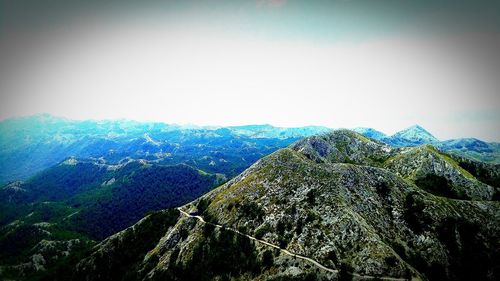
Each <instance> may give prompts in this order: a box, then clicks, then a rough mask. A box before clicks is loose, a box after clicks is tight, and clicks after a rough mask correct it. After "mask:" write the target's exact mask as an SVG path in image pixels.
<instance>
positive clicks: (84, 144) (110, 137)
mask: <svg viewBox="0 0 500 281" xmlns="http://www.w3.org/2000/svg"><path fill="white" fill-rule="evenodd" d="M329 130H330V129H328V128H326V127H314V126H309V127H301V128H279V127H273V126H270V125H249V126H234V127H200V126H179V125H172V124H165V123H154V122H144V123H143V122H136V121H130V120H104V121H94V120H87V121H75V120H68V119H64V118H58V117H54V116H51V115H48V114H42V115H36V116H31V117H24V118H15V119H8V120H5V121H2V122H0V183H6V182H8V181H12V180H22V179H26V178H28V177H30V176H32V175H34V174H36V173H37V172H39V171H41V170H43V169H46V168H48V167H50V166H52V165H55V164H57V163H59V162H60V161H63V160H64V159H66V158H68V157H70V156H74V157H76V158H102V159H104V160H105V161H106V162H107V163H117V162H119V161H121V160H123V159H127V158H130V159H144V160H147V161H154V162H155V163H158V164H164V165H175V164H181V163H183V164H187V165H190V166H193V167H195V168H198V169H201V170H204V171H206V172H210V173H221V174H224V175H226V176H228V177H232V176H234V175H236V174H238V173H240V172H241V171H243V170H244V169H246V168H247V167H248V166H250V165H251V164H253V163H254V162H255V161H257V160H258V159H260V158H261V157H263V156H265V155H267V154H270V153H272V152H274V151H275V150H277V149H279V148H282V147H286V146H287V145H289V144H290V143H292V142H294V141H296V140H298V139H300V138H303V137H306V136H310V135H315V134H319V133H323V132H326V131H329Z"/></svg>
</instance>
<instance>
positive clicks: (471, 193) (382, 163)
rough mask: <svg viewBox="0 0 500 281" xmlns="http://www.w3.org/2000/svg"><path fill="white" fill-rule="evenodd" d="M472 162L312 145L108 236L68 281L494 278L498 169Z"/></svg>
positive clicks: (316, 139)
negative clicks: (158, 224) (147, 236)
mask: <svg viewBox="0 0 500 281" xmlns="http://www.w3.org/2000/svg"><path fill="white" fill-rule="evenodd" d="M474 163H475V165H476V166H475V169H470V168H467V167H472V166H470V164H471V162H470V160H467V159H464V158H460V157H453V156H450V155H448V154H444V153H442V152H439V151H438V150H436V149H435V148H434V147H432V146H430V145H422V146H417V147H411V148H394V147H391V146H389V145H385V144H382V143H380V142H377V141H375V140H371V139H368V138H366V137H364V136H362V135H359V134H357V133H355V132H352V131H347V130H339V131H335V132H333V133H329V134H324V135H320V136H313V137H309V138H306V139H303V140H301V141H298V142H296V143H294V144H292V145H291V146H289V147H288V148H284V149H281V150H278V151H277V152H275V153H273V154H271V155H269V156H267V157H264V158H262V159H261V160H259V161H258V162H256V163H255V164H254V165H252V166H251V167H250V168H249V169H247V170H246V171H245V172H243V173H242V174H240V175H238V176H237V177H235V178H234V179H232V180H230V181H229V182H227V183H226V184H224V185H222V186H220V187H218V188H216V189H214V190H213V191H211V192H209V193H207V194H205V195H203V196H202V197H200V198H199V199H197V200H195V201H193V202H191V203H189V204H187V205H184V206H182V207H180V208H179V209H178V210H175V209H171V210H168V211H162V212H159V213H155V214H152V215H150V216H148V217H146V218H144V219H143V220H141V221H140V222H139V223H137V224H136V225H135V226H133V227H131V228H128V229H126V230H124V231H122V232H120V233H117V234H115V235H113V236H111V237H109V238H107V239H106V240H104V241H103V242H101V243H100V244H98V245H97V246H96V247H95V248H93V249H92V251H91V252H90V253H89V254H88V255H87V256H86V257H85V258H83V259H82V260H80V261H79V262H78V263H77V264H76V265H74V266H75V269H76V272H74V273H73V274H70V275H68V276H67V278H70V279H73V280H351V279H355V280H374V279H375V280H498V278H499V277H500V276H499V274H500V267H499V264H500V263H499V261H500V250H499V249H500V247H499V241H500V237H499V233H500V205H499V202H498V199H499V198H500V196H499V194H500V181H499V177H498V175H499V174H500V173H499V172H500V170H499V167H498V166H494V165H491V164H485V163H480V162H474ZM466 168H467V169H466ZM479 171H480V172H479ZM480 175H482V176H480ZM484 175H489V176H484ZM486 182H490V183H491V185H490V184H487V183H486ZM155 221H161V222H162V223H163V224H162V231H158V232H156V231H154V229H155V228H154V225H155V223H154V222H155ZM151 228H153V231H152V232H153V233H155V235H156V236H155V239H151V240H148V244H147V245H145V244H143V243H142V238H141V237H142V235H144V233H149V232H150V231H151V230H149V229H151ZM152 240H154V241H152ZM125 249H127V251H130V253H131V254H130V256H123V255H122V253H123V251H124V250H125ZM107 261H111V262H107Z"/></svg>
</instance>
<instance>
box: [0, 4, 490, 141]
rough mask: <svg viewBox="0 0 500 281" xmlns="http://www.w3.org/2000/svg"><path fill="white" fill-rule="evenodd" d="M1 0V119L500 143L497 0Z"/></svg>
mask: <svg viewBox="0 0 500 281" xmlns="http://www.w3.org/2000/svg"><path fill="white" fill-rule="evenodd" d="M40 2H41V1H23V2H22V3H21V4H19V3H16V1H13V2H2V4H1V5H2V7H0V11H2V12H1V13H2V14H1V15H0V18H1V19H2V21H1V22H0V27H1V29H0V59H1V61H2V62H3V63H2V64H0V95H1V99H2V102H1V105H0V106H1V111H0V119H5V118H8V117H13V116H20V115H30V114H35V113H42V112H48V113H52V114H54V115H60V116H65V117H69V118H76V119H88V118H90V119H102V118H128V119H136V120H155V121H164V122H168V123H181V124H185V123H192V124H199V125H238V124H255V123H269V124H273V125H278V126H302V125H324V126H329V127H357V126H365V127H374V128H377V129H379V130H382V131H384V132H386V133H393V132H395V131H397V130H399V129H402V128H404V127H407V126H410V125H413V124H416V123H418V124H420V125H422V126H424V127H426V128H428V129H429V130H430V131H432V132H433V133H435V134H436V136H438V137H440V138H442V139H446V138H454V137H465V136H474V137H479V138H482V139H485V140H495V141H500V130H498V129H497V128H499V127H500V126H499V125H500V114H499V112H500V101H499V99H500V98H499V96H500V95H499V89H500V81H499V80H500V79H498V77H500V56H498V51H497V50H499V49H500V10H499V7H498V4H495V2H494V1H286V0H273V1H262V0H258V1H168V2H162V1H141V2H139V1H137V2H136V1H110V2H105V3H106V4H102V3H103V2H102V1H86V2H84V1H51V3H52V4H51V5H50V6H49V5H47V4H40Z"/></svg>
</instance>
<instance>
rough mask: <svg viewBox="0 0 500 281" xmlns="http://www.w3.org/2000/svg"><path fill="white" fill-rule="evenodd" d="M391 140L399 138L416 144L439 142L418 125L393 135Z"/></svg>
mask: <svg viewBox="0 0 500 281" xmlns="http://www.w3.org/2000/svg"><path fill="white" fill-rule="evenodd" d="M392 137H393V138H400V139H404V140H408V141H412V142H416V143H434V142H439V140H438V139H437V138H436V137H434V136H433V135H432V134H431V133H429V131H427V130H426V129H424V128H423V127H422V126H420V125H413V126H411V127H409V128H406V129H404V130H402V131H399V132H397V133H395V134H394V135H393V136H392Z"/></svg>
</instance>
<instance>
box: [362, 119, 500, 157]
mask: <svg viewBox="0 0 500 281" xmlns="http://www.w3.org/2000/svg"><path fill="white" fill-rule="evenodd" d="M353 130H354V131H356V132H358V133H360V134H362V135H364V136H366V137H369V138H372V139H375V140H378V141H381V142H383V143H386V144H389V145H391V146H394V147H412V146H418V145H423V144H431V145H433V146H435V147H436V148H438V149H440V150H442V151H444V152H448V153H452V154H455V155H458V156H462V157H466V158H469V159H473V160H478V161H482V162H490V163H495V164H500V144H498V143H488V142H484V141H481V140H478V139H476V138H461V139H452V140H445V141H440V140H439V139H437V138H436V137H434V136H433V135H432V134H431V133H430V132H429V131H427V130H426V129H424V128H423V127H421V126H419V125H414V126H411V127H409V128H406V129H404V130H401V131H399V132H397V133H395V134H393V135H391V136H387V135H385V134H384V133H382V132H379V131H377V130H375V129H372V128H355V129H353Z"/></svg>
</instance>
